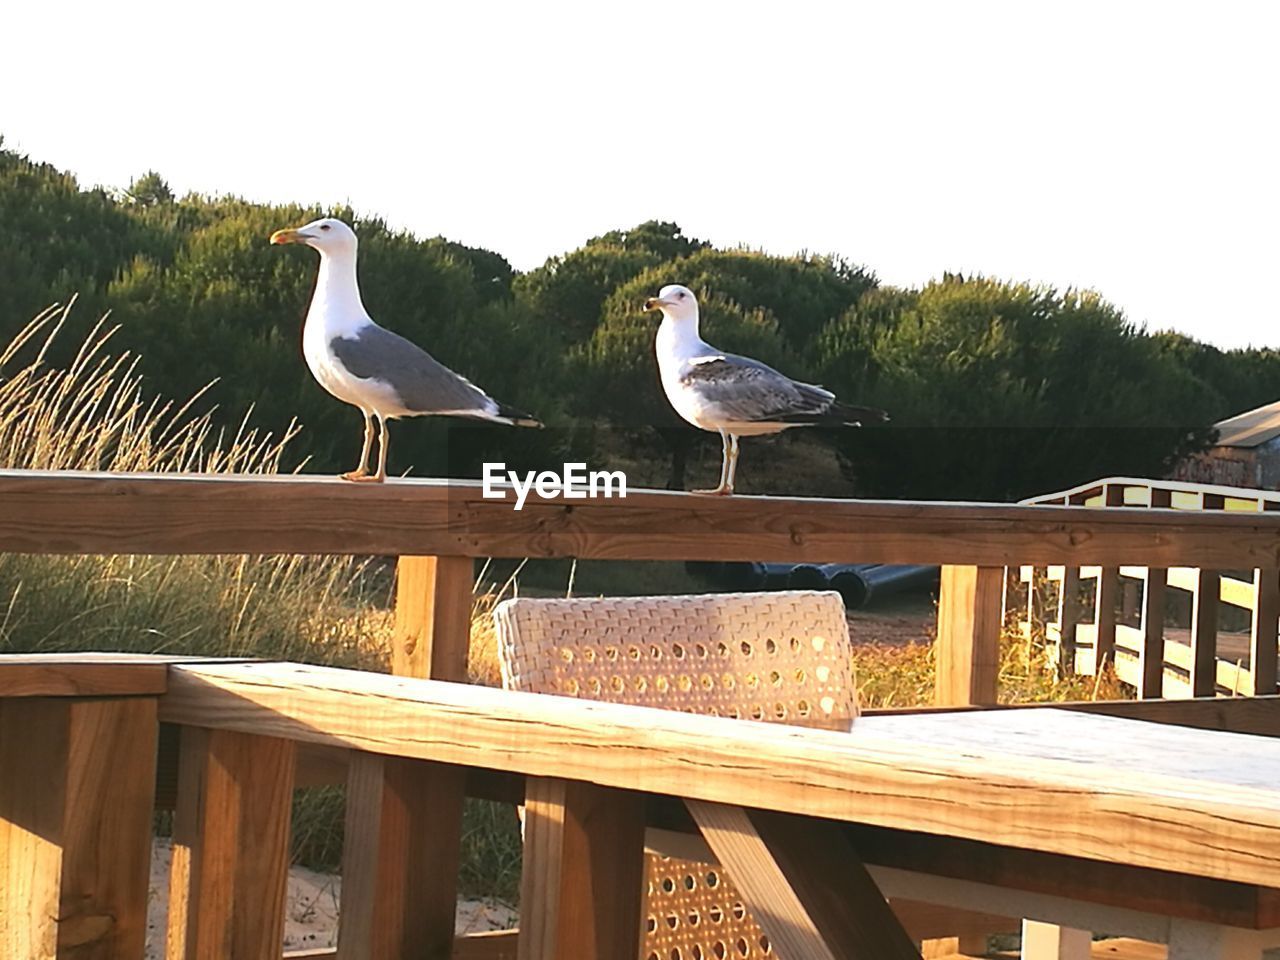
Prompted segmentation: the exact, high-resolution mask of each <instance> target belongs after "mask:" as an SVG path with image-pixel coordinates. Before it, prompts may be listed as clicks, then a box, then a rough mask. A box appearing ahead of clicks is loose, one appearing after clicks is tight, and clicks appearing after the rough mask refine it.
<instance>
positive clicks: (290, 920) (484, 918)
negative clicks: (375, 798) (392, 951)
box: [146, 838, 516, 960]
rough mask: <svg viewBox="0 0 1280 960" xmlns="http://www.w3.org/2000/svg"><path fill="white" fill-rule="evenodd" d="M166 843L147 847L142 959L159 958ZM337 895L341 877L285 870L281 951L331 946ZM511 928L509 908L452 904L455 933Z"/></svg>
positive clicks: (168, 849)
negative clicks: (286, 887)
mask: <svg viewBox="0 0 1280 960" xmlns="http://www.w3.org/2000/svg"><path fill="white" fill-rule="evenodd" d="M170 856H171V847H170V843H169V841H168V840H166V839H163V838H157V839H156V841H155V843H154V844H153V845H152V849H151V895H150V899H149V903H148V906H147V953H146V960H161V958H162V957H163V956H164V929H165V919H166V917H167V914H168V909H169V860H170ZM341 895H342V878H341V877H339V876H336V875H334V874H327V873H316V872H315V871H314V870H307V869H305V868H303V867H293V868H292V869H290V871H289V891H288V894H287V896H286V900H285V904H286V910H285V921H284V948H285V949H286V950H303V949H321V948H324V947H332V946H336V945H337V937H338V900H339V898H340V897H341ZM515 925H516V912H515V911H514V910H512V909H511V908H510V907H508V906H506V905H504V904H501V903H494V902H483V901H479V900H460V901H458V915H457V930H458V932H459V933H474V932H479V931H484V930H506V929H509V928H511V927H514V926H515Z"/></svg>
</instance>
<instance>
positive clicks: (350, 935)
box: [338, 556, 473, 960]
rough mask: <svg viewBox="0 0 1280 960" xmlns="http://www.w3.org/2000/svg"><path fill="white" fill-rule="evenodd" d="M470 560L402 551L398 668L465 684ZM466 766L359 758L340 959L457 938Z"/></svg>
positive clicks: (443, 944) (406, 952) (433, 946)
mask: <svg viewBox="0 0 1280 960" xmlns="http://www.w3.org/2000/svg"><path fill="white" fill-rule="evenodd" d="M472 583H473V573H472V562H471V559H470V558H469V557H410V556H406V557H401V558H400V560H399V564H398V566H397V570H396V614H395V616H396V620H395V632H394V639H393V642H392V651H391V672H392V673H394V674H397V675H398V676H408V677H429V678H431V679H435V680H453V681H458V682H466V680H467V654H468V649H469V646H470V634H471V599H472V597H471V594H472ZM465 798H466V777H465V772H464V771H463V770H462V769H461V768H458V767H451V766H448V765H446V764H432V763H425V762H421V761H413V760H401V759H394V758H382V757H374V756H369V755H363V754H356V755H354V756H353V757H352V762H351V765H350V768H349V773H348V781H347V814H346V833H345V836H344V841H343V851H342V860H343V894H342V896H343V902H342V910H341V913H340V916H339V921H338V948H339V951H340V955H341V956H342V958H343V960H366V958H367V960H390V958H396V957H446V956H448V955H449V950H450V949H451V945H452V944H453V935H454V923H455V920H454V917H455V915H456V910H457V900H458V865H459V861H460V859H461V848H462V807H463V801H464V800H465Z"/></svg>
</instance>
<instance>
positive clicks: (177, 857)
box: [166, 728, 295, 960]
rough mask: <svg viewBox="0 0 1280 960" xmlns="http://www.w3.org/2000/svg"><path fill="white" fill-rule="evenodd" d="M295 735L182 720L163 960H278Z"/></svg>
mask: <svg viewBox="0 0 1280 960" xmlns="http://www.w3.org/2000/svg"><path fill="white" fill-rule="evenodd" d="M294 761H295V756H294V745H293V743H292V742H290V741H288V740H281V739H276V738H272V737H262V736H254V735H250V734H246V733H235V732H232V731H228V730H202V729H198V728H187V729H184V730H183V737H182V751H181V757H180V761H179V775H178V805H177V809H176V811H175V814H174V823H173V861H172V866H171V869H170V878H169V938H168V946H167V952H166V957H167V960H223V958H226V957H233V958H235V960H276V958H278V957H279V956H280V954H281V943H282V942H283V940H284V903H285V883H286V880H287V877H288V870H289V821H290V812H291V807H292V801H293V772H294Z"/></svg>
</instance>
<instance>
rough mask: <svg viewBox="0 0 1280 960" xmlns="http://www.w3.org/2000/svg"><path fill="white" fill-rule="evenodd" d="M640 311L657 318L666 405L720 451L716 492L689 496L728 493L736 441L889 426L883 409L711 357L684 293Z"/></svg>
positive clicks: (756, 364)
mask: <svg viewBox="0 0 1280 960" xmlns="http://www.w3.org/2000/svg"><path fill="white" fill-rule="evenodd" d="M644 308H645V310H646V311H648V310H661V311H662V323H661V325H660V326H659V327H658V337H657V341H656V344H655V346H656V349H657V354H658V372H659V374H660V375H661V377H662V389H663V390H664V391H665V392H666V394H667V399H668V400H669V401H671V406H673V407H675V410H676V413H678V414H680V416H681V417H683V418H684V419H685V420H687V421H689V423H691V424H693V425H694V426H695V427H699V428H701V429H703V430H709V431H712V432H714V433H719V434H720V440H721V442H722V444H723V445H724V453H723V456H722V459H721V461H720V485H719V486H717V487H716V488H715V489H714V490H695V491H694V493H711V494H731V493H733V478H734V474H735V473H737V470H738V438H739V437H752V436H758V435H760V434H766V433H780V432H781V431H783V430H789V429H790V428H792V427H808V426H816V425H837V424H845V425H848V426H861V425H862V424H863V423H880V422H883V421H885V420H888V419H889V415H888V414H887V413H885V412H884V411H883V410H876V409H875V408H873V407H854V406H848V405H846V404H843V403H840V402H839V401H837V400H836V397H835V394H833V393H832V392H831V391H830V390H824V389H823V388H822V387H819V386H816V385H814V384H812V383H801V382H799V381H798V380H792V379H791V378H790V377H787V376H784V375H783V374H781V373H779V372H778V371H777V370H775V369H773V367H770V366H768V365H767V364H763V363H761V362H760V361H759V360H752V359H751V358H750V357H739V356H736V355H735V354H732V353H725V352H724V351H723V350H717V349H716V348H715V347H713V346H711V345H710V344H709V343H707V342H706V341H705V340H703V339H702V338H701V337H700V336H698V299H697V298H696V297H695V296H694V295H693V291H692V290H690V289H689V288H688V287H682V286H680V285H679V284H678V283H673V284H670V285H668V286H665V287H663V288H662V290H661V291H659V293H658V295H657V296H656V297H650V298H649V299H648V300H646V301H645V302H644Z"/></svg>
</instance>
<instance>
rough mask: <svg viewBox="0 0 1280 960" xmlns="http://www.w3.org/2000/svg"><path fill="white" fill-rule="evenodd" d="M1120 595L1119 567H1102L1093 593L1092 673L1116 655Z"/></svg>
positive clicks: (1095, 674)
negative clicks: (1117, 602)
mask: <svg viewBox="0 0 1280 960" xmlns="http://www.w3.org/2000/svg"><path fill="white" fill-rule="evenodd" d="M1119 596H1120V568H1119V567H1103V568H1102V569H1101V571H1100V572H1099V574H1098V592H1097V593H1096V594H1095V595H1094V604H1093V622H1094V624H1095V626H1096V627H1097V628H1098V636H1097V640H1096V641H1095V643H1094V646H1093V673H1094V676H1097V675H1098V674H1099V673H1100V672H1101V671H1102V668H1103V666H1104V665H1105V664H1107V663H1108V662H1110V661H1112V660H1114V659H1115V656H1116V601H1117V600H1118V599H1119Z"/></svg>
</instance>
